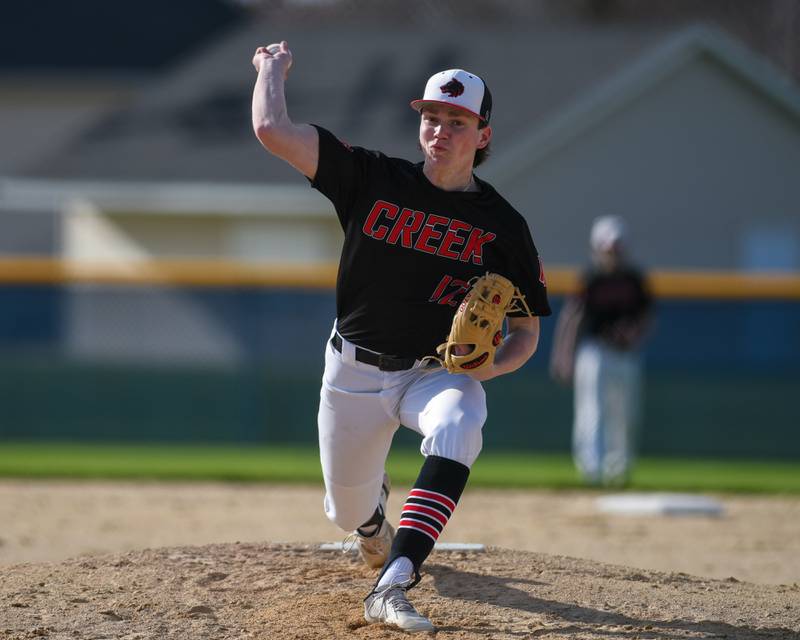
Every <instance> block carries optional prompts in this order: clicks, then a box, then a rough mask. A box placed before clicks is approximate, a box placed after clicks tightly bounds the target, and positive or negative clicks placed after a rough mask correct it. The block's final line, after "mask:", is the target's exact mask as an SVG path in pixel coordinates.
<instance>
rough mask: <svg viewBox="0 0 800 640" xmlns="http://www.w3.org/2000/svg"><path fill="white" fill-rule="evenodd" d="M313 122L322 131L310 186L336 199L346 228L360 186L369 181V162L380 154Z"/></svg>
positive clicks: (340, 217) (333, 200)
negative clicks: (335, 134)
mask: <svg viewBox="0 0 800 640" xmlns="http://www.w3.org/2000/svg"><path fill="white" fill-rule="evenodd" d="M313 126H314V127H316V129H317V131H318V132H319V161H318V163H317V173H316V175H315V176H314V179H313V180H312V181H311V186H312V187H313V188H314V189H316V190H317V191H319V192H320V193H321V194H322V195H324V196H325V197H326V198H328V200H330V201H331V202H332V203H333V206H334V207H335V208H336V214H337V215H338V217H339V222H341V224H342V227H343V228H346V226H347V222H348V219H349V217H350V211H352V209H353V203H354V202H355V200H356V198H357V195H358V190H359V188H361V187H362V186H363V185H365V184H368V181H369V180H368V172H369V168H370V164H371V161H374V160H375V159H376V157H377V154H375V153H374V152H371V151H367V150H366V149H362V148H361V147H351V146H350V145H348V144H346V143H344V142H342V141H340V140H339V139H338V138H337V137H336V136H334V135H333V134H332V133H331V132H330V131H328V130H327V129H323V128H322V127H319V126H317V125H313Z"/></svg>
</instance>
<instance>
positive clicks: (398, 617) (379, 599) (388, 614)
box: [364, 580, 436, 633]
mask: <svg viewBox="0 0 800 640" xmlns="http://www.w3.org/2000/svg"><path fill="white" fill-rule="evenodd" d="M411 582H412V581H411V580H408V581H407V582H402V583H399V584H390V585H387V586H385V587H380V588H378V589H375V591H373V592H372V593H370V594H369V595H368V596H367V597H366V599H365V600H364V619H365V620H366V621H367V622H370V623H375V622H383V623H384V624H390V625H393V626H395V627H399V628H400V629H402V630H403V631H408V632H410V633H418V632H422V631H436V627H434V626H433V624H432V623H431V621H430V620H428V619H427V618H426V617H425V616H423V615H420V614H419V612H418V611H417V610H416V609H415V608H414V606H413V605H412V604H411V603H410V602H409V601H408V598H407V597H406V591H407V589H408V587H409V586H410V585H411Z"/></svg>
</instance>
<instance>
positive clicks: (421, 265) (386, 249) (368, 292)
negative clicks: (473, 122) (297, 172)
mask: <svg viewBox="0 0 800 640" xmlns="http://www.w3.org/2000/svg"><path fill="white" fill-rule="evenodd" d="M317 130H318V131H319V164H318V167H317V173H316V176H315V177H314V180H313V181H312V186H313V187H314V188H315V189H318V190H319V191H320V192H321V193H322V194H324V195H325V196H326V197H327V198H328V199H330V200H331V202H332V203H333V204H334V206H335V207H336V213H337V215H338V217H339V222H340V223H341V225H342V228H343V229H344V247H343V249H342V256H341V261H340V263H339V273H338V277H337V282H336V314H337V318H338V320H337V326H338V330H339V333H341V335H342V336H344V337H345V338H347V339H348V340H350V341H351V342H353V343H355V344H357V345H359V346H362V347H365V348H367V349H371V350H373V351H377V352H379V353H383V354H387V355H394V356H400V357H412V356H413V357H416V358H420V357H422V356H425V355H432V354H435V353H436V346H437V345H439V344H441V343H442V342H443V341H444V339H445V338H446V336H447V334H448V333H449V331H450V325H451V322H452V319H453V314H454V313H455V310H456V307H457V306H458V304H459V303H460V301H461V299H462V298H463V297H464V294H465V293H466V292H467V290H468V289H469V285H468V282H469V280H470V278H472V277H473V276H478V275H482V274H484V273H486V272H487V271H491V272H494V273H499V274H500V275H503V276H505V277H506V278H508V279H509V280H511V282H513V283H514V284H515V285H516V286H517V287H519V289H520V290H521V292H522V294H523V295H524V296H525V298H526V302H527V303H528V306H529V307H530V309H531V312H532V313H534V314H535V315H539V316H546V315H549V314H550V306H549V304H548V301H547V290H546V285H545V277H544V270H543V268H542V265H541V261H540V260H539V254H538V252H537V250H536V247H535V246H534V244H533V240H532V238H531V234H530V231H529V230H528V225H527V223H526V222H525V219H524V218H523V217H522V216H521V215H520V214H519V213H518V212H517V211H515V210H514V208H513V207H512V206H511V205H510V204H508V202H506V201H505V200H504V199H503V198H502V197H501V196H500V195H499V194H498V193H497V192H496V191H495V190H494V188H493V187H492V186H491V185H489V184H487V183H486V182H484V181H482V180H478V179H477V178H476V182H477V183H478V185H479V186H480V191H479V192H453V191H444V190H442V189H439V188H438V187H436V186H434V185H433V184H432V183H431V182H430V181H429V180H428V179H427V178H426V177H425V174H424V173H423V171H422V166H423V163H421V162H420V163H417V164H414V163H412V162H409V161H407V160H401V159H399V158H390V157H387V156H385V155H384V154H382V153H379V152H376V151H368V150H366V149H362V148H360V147H351V146H349V145H347V144H344V143H342V142H340V141H339V140H338V139H337V138H336V137H335V136H334V135H333V134H331V133H330V132H329V131H327V130H325V129H323V128H321V127H317ZM512 315H517V316H520V315H521V316H524V315H526V314H525V313H524V312H522V313H515V314H512Z"/></svg>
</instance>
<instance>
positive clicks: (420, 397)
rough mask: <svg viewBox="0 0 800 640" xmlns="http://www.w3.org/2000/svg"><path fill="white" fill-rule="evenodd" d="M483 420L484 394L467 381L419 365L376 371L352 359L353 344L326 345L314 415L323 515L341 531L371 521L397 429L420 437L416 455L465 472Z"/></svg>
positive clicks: (474, 455)
mask: <svg viewBox="0 0 800 640" xmlns="http://www.w3.org/2000/svg"><path fill="white" fill-rule="evenodd" d="M485 421H486V395H485V393H484V391H483V387H482V386H481V384H480V383H479V382H477V381H475V380H473V379H472V378H470V377H469V376H466V375H452V374H449V373H447V371H445V370H444V369H442V368H440V367H430V366H428V365H427V363H424V362H417V364H416V365H415V366H414V367H413V368H412V369H408V370H406V371H392V372H388V371H381V370H380V369H378V368H377V367H374V366H372V365H368V364H365V363H363V362H359V361H357V360H355V346H354V345H353V344H352V343H350V342H348V341H347V340H344V339H342V352H341V353H339V352H338V351H337V350H336V349H334V348H333V346H332V345H331V343H330V341H328V343H327V347H326V350H325V373H324V375H323V378H322V390H321V392H320V404H319V416H318V425H319V450H320V459H321V462H322V474H323V477H324V480H325V492H326V493H325V502H324V505H325V513H326V515H327V516H328V518H329V519H330V520H331V521H332V522H334V523H335V524H336V525H338V526H339V527H340V528H342V529H344V530H348V531H349V530H353V529H355V528H356V527H359V526H360V525H362V524H364V522H366V521H367V520H368V519H369V518H370V516H372V514H373V512H374V511H375V507H376V506H377V505H378V498H379V494H380V489H381V482H382V480H383V471H384V464H385V462H386V457H387V455H388V454H389V447H390V446H391V443H392V437H393V436H394V433H395V431H397V429H398V427H399V426H400V425H401V424H402V425H403V426H405V427H408V428H409V429H412V430H414V431H416V432H417V433H419V434H420V435H421V436H422V437H423V439H422V445H421V447H420V451H421V453H422V455H423V456H428V455H435V456H441V457H443V458H448V459H450V460H455V461H457V462H460V463H461V464H463V465H466V466H467V467H471V466H472V464H473V463H474V462H475V459H476V458H477V457H478V454H479V453H480V450H481V447H482V444H483V437H482V434H481V430H482V428H483V423H484V422H485Z"/></svg>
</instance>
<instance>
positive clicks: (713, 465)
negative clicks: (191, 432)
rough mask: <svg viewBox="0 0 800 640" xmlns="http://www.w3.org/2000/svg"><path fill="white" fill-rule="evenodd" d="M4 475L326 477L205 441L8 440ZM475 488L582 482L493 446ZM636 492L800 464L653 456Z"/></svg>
mask: <svg viewBox="0 0 800 640" xmlns="http://www.w3.org/2000/svg"><path fill="white" fill-rule="evenodd" d="M421 461H422V458H421V456H420V454H419V453H418V452H416V451H413V450H403V449H399V450H395V451H393V452H392V453H391V455H390V456H389V461H388V464H387V468H388V470H389V472H390V474H391V476H392V480H393V481H394V482H396V483H400V484H411V483H412V482H413V481H414V479H415V478H416V475H417V472H418V471H419V466H420V463H421ZM0 477H6V478H108V479H159V480H196V481H200V480H225V481H238V482H288V483H318V482H321V472H320V466H319V460H318V457H317V451H316V449H314V448H312V447H288V446H270V447H256V446H253V447H232V446H227V445H225V446H212V445H208V446H198V445H185V446H184V445H151V446H149V445H124V444H115V445H94V444H49V443H48V444H39V443H4V444H0ZM470 486H471V487H496V488H508V489H510V488H546V489H570V488H580V487H582V486H583V485H582V484H581V482H580V480H579V478H578V476H577V474H576V473H575V470H574V468H573V466H572V461H571V460H570V458H569V456H567V455H557V454H527V453H510V452H492V451H486V452H484V453H483V454H481V457H480V458H479V459H478V461H477V463H476V464H475V466H474V468H473V470H472V475H471V478H470ZM628 488H629V489H631V490H658V491H713V492H753V493H756V492H758V493H787V494H788V493H791V494H800V463H794V462H778V461H744V460H695V459H667V458H660V459H654V458H650V459H648V458H645V459H642V460H640V461H639V463H638V464H637V466H636V468H635V470H634V474H633V478H632V482H631V484H630V486H629V487H628Z"/></svg>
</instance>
